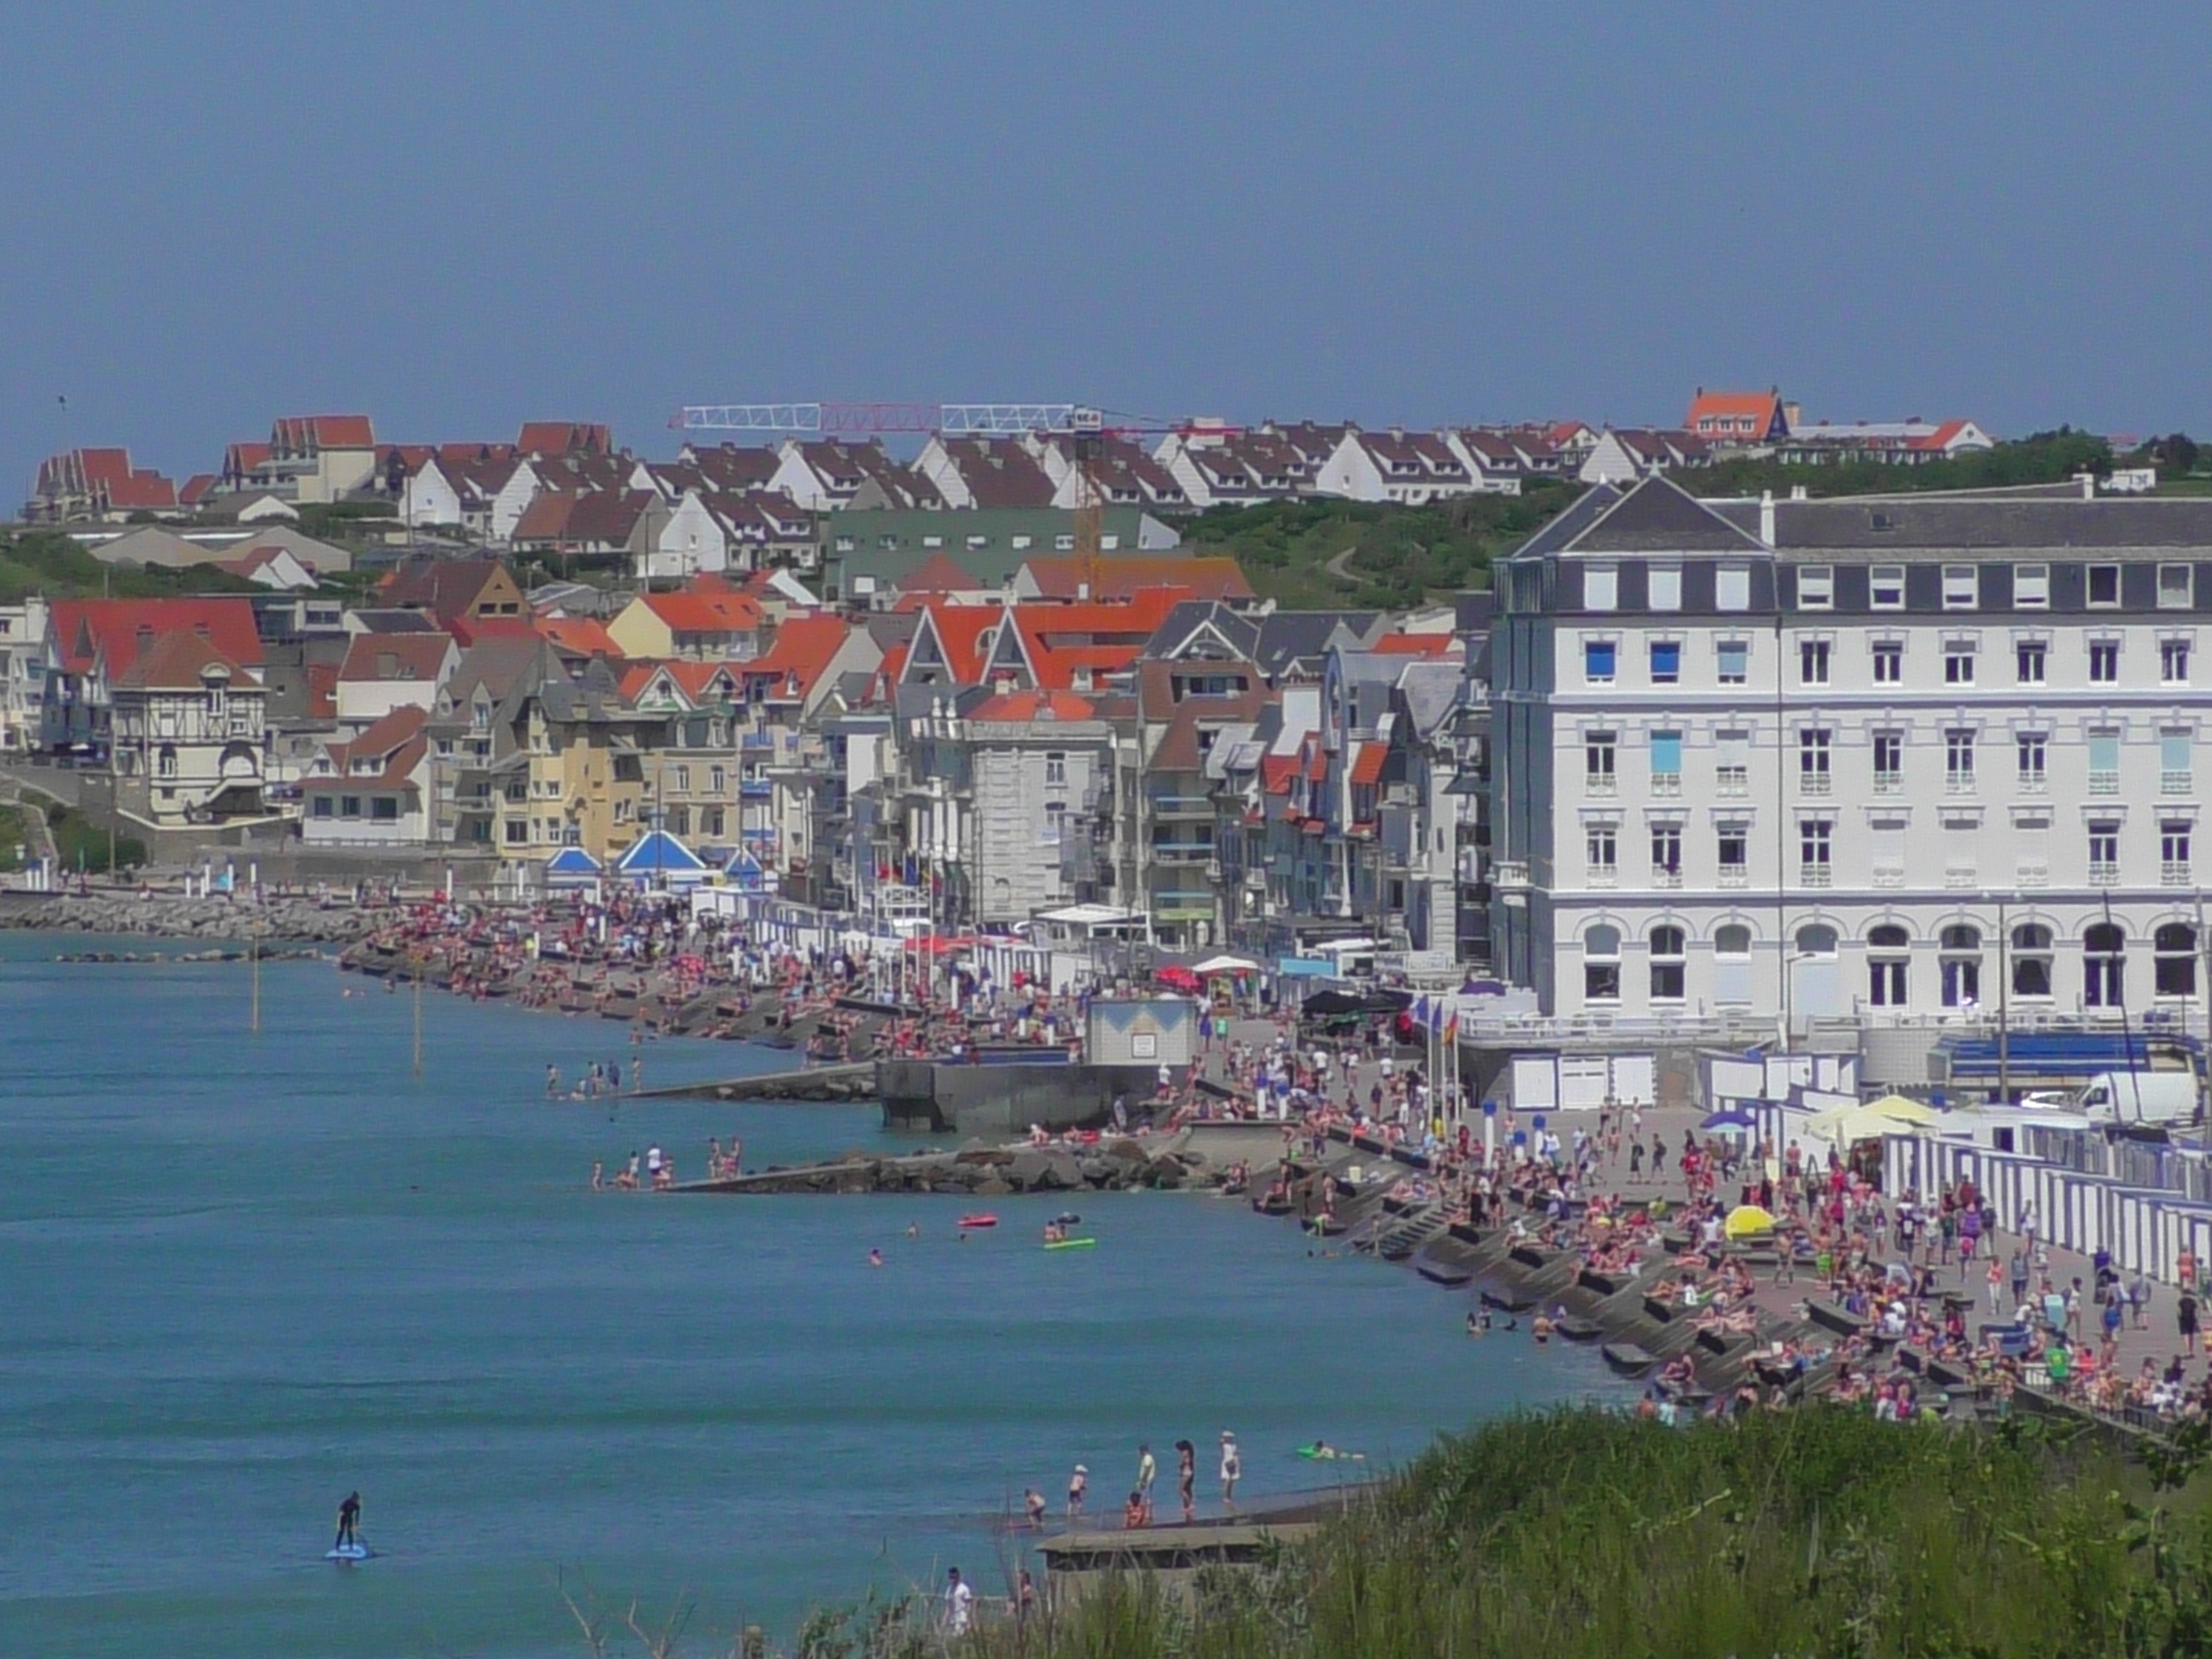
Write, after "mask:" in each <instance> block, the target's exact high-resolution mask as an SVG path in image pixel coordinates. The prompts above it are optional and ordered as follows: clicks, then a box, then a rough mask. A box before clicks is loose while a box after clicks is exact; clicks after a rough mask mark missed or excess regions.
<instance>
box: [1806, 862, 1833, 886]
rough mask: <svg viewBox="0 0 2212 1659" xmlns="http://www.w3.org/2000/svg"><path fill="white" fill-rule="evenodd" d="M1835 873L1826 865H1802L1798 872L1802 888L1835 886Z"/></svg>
mask: <svg viewBox="0 0 2212 1659" xmlns="http://www.w3.org/2000/svg"><path fill="white" fill-rule="evenodd" d="M1833 874H1834V872H1832V870H1831V869H1830V868H1829V866H1826V865H1825V864H1807V865H1801V866H1799V867H1798V871H1797V884H1798V885H1799V886H1800V887H1829V886H1832V885H1833V884H1834V882H1833V879H1832V878H1833Z"/></svg>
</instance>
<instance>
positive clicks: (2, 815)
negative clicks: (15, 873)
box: [0, 806, 30, 870]
mask: <svg viewBox="0 0 2212 1659" xmlns="http://www.w3.org/2000/svg"><path fill="white" fill-rule="evenodd" d="M18 847H21V848H23V850H24V852H25V853H26V854H28V852H29V851H30V847H29V844H28V842H27V840H26V839H25V836H24V831H23V813H22V809H21V808H20V807H15V806H0V870H20V869H21V868H22V867H23V860H22V859H21V858H19V857H17V856H16V854H15V849H16V848H18Z"/></svg>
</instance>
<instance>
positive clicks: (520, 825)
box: [507, 818, 530, 847]
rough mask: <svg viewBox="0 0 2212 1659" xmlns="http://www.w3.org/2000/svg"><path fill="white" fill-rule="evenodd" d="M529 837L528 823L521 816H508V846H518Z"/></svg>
mask: <svg viewBox="0 0 2212 1659" xmlns="http://www.w3.org/2000/svg"><path fill="white" fill-rule="evenodd" d="M529 839H530V825H529V824H528V823H526V822H525V821H524V820H523V819H521V818H509V819H508V820H507V845H508V846H510V847H520V846H522V845H523V844H525V843H526V842H528V841H529Z"/></svg>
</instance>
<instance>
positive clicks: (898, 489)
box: [769, 438, 945, 513]
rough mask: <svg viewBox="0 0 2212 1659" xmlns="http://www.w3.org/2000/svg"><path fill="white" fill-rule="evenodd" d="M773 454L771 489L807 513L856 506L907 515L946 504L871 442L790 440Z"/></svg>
mask: <svg viewBox="0 0 2212 1659" xmlns="http://www.w3.org/2000/svg"><path fill="white" fill-rule="evenodd" d="M777 454H778V457H779V459H778V461H777V465H776V469H775V473H774V475H773V476H771V477H770V478H769V489H775V490H780V491H781V492H782V493H783V494H784V495H788V496H789V497H791V499H792V500H793V501H795V502H797V503H798V504H799V506H800V507H805V508H806V509H807V510H808V511H810V512H815V513H827V512H834V511H838V510H842V508H845V507H855V506H859V507H874V508H878V509H890V510H896V511H905V510H908V509H911V508H914V507H943V506H944V505H945V498H944V496H943V495H941V494H940V493H939V491H938V489H937V488H936V486H935V485H933V484H932V483H930V482H929V480H928V479H927V477H924V476H923V475H921V473H918V472H913V471H908V469H906V468H905V467H902V466H901V465H899V464H898V463H897V462H896V461H894V460H893V459H891V458H890V455H889V454H888V453H886V452H885V451H884V447H883V445H882V444H881V443H880V442H879V441H876V440H874V439H870V440H869V441H867V442H866V443H860V444H848V443H845V442H842V441H840V440H837V439H835V438H823V439H818V440H810V439H799V438H791V439H787V440H786V441H784V443H783V444H782V446H781V447H780V448H779V450H778V451H777Z"/></svg>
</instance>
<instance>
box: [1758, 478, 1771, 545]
mask: <svg viewBox="0 0 2212 1659" xmlns="http://www.w3.org/2000/svg"><path fill="white" fill-rule="evenodd" d="M1759 540H1761V541H1763V542H1765V544H1767V545H1768V546H1769V547H1771V546H1773V545H1774V492H1773V491H1772V490H1771V489H1762V490H1760V491H1759Z"/></svg>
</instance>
